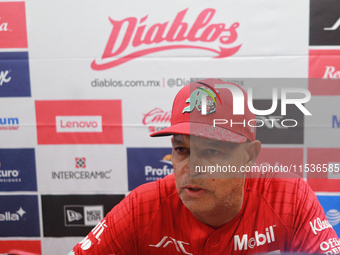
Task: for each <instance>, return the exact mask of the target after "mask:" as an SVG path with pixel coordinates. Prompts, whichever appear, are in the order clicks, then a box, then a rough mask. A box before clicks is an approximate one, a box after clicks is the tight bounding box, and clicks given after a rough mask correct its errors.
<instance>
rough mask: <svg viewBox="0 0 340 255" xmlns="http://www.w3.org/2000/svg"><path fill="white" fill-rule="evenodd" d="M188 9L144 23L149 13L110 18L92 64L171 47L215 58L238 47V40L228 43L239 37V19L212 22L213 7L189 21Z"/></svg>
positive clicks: (102, 64)
mask: <svg viewBox="0 0 340 255" xmlns="http://www.w3.org/2000/svg"><path fill="white" fill-rule="evenodd" d="M187 12H188V9H185V10H183V11H180V12H179V13H178V14H177V15H176V17H175V18H174V20H173V21H172V22H170V21H165V22H162V23H156V24H153V25H147V24H146V23H145V22H146V21H147V18H148V15H147V16H145V17H143V18H141V19H139V20H138V18H135V17H129V18H125V19H123V20H114V19H112V18H109V20H110V23H111V25H112V31H111V35H110V37H109V40H108V42H107V44H106V47H105V50H104V53H103V56H102V58H101V60H94V61H93V62H92V64H91V68H92V69H93V70H105V69H108V68H113V67H116V66H118V65H121V64H123V63H126V62H127V61H131V60H133V59H135V58H138V57H142V56H145V55H148V54H151V53H156V52H160V51H166V50H171V49H196V50H197V49H199V50H204V51H210V52H213V53H214V54H215V56H214V57H215V58H225V57H229V56H231V55H233V54H235V53H236V52H237V51H238V50H239V49H240V47H241V44H239V45H237V46H230V47H227V46H228V45H231V44H233V43H234V42H235V41H236V40H237V38H238V33H237V28H238V27H239V23H238V22H234V23H233V24H231V25H227V24H225V23H221V22H219V23H213V21H212V20H213V18H214V15H215V13H216V10H215V9H212V8H207V9H205V10H203V11H202V12H201V13H200V14H199V15H198V16H197V18H196V19H195V21H194V22H193V23H192V24H189V23H188V22H185V21H184V20H185V17H186V15H187ZM158 45H159V46H158ZM145 46H148V47H146V48H145ZM209 46H213V47H209Z"/></svg>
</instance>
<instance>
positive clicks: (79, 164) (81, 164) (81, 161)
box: [76, 158, 86, 168]
mask: <svg viewBox="0 0 340 255" xmlns="http://www.w3.org/2000/svg"><path fill="white" fill-rule="evenodd" d="M76 168H86V158H76Z"/></svg>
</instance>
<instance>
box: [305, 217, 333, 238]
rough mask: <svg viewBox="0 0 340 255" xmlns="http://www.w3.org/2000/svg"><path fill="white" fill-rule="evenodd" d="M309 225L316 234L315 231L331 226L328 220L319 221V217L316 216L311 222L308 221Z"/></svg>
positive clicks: (315, 233)
mask: <svg viewBox="0 0 340 255" xmlns="http://www.w3.org/2000/svg"><path fill="white" fill-rule="evenodd" d="M309 224H310V227H311V228H312V231H313V233H314V235H317V234H318V233H317V232H321V231H323V230H325V229H327V228H333V227H332V225H331V224H329V222H328V220H323V221H321V219H320V218H316V219H315V220H314V221H313V222H312V221H310V222H309Z"/></svg>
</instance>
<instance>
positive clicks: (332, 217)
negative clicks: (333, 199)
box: [326, 209, 340, 227]
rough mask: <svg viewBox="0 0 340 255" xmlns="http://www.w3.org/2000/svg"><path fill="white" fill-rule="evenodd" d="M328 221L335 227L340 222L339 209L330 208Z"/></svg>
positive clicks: (327, 213) (327, 214) (327, 215)
mask: <svg viewBox="0 0 340 255" xmlns="http://www.w3.org/2000/svg"><path fill="white" fill-rule="evenodd" d="M326 217H327V219H328V222H329V223H330V224H331V225H332V226H333V227H334V226H336V225H338V224H339V223H340V212H339V211H338V210H337V209H330V210H328V211H327V212H326Z"/></svg>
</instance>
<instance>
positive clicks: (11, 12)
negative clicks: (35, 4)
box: [0, 2, 27, 48]
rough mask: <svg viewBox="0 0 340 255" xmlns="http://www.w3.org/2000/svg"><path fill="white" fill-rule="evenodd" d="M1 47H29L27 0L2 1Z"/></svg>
mask: <svg viewBox="0 0 340 255" xmlns="http://www.w3.org/2000/svg"><path fill="white" fill-rule="evenodd" d="M0 38H1V40H0V48H27V29H26V11H25V2H12V3H10V2H2V3H0Z"/></svg>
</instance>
